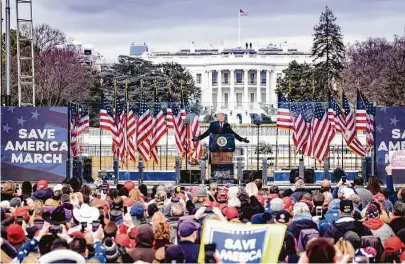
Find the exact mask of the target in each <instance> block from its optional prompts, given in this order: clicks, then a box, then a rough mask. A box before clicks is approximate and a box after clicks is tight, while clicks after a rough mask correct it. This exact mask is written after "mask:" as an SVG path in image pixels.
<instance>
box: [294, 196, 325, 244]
mask: <svg viewBox="0 0 405 264" xmlns="http://www.w3.org/2000/svg"><path fill="white" fill-rule="evenodd" d="M293 215H294V216H293V219H292V222H291V224H290V225H289V226H288V228H287V231H289V232H291V233H292V234H293V235H294V237H295V239H297V240H298V237H299V235H300V232H301V231H302V230H303V229H316V230H317V229H318V227H317V225H316V224H315V223H314V222H313V221H312V215H311V212H310V211H309V207H308V205H307V204H305V203H302V202H298V203H296V204H295V205H294V208H293Z"/></svg>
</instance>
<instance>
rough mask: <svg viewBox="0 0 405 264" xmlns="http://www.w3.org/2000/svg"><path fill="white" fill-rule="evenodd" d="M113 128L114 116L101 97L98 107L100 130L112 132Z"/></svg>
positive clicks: (106, 102)
mask: <svg viewBox="0 0 405 264" xmlns="http://www.w3.org/2000/svg"><path fill="white" fill-rule="evenodd" d="M113 126H114V114H113V109H112V107H111V105H110V104H109V103H108V101H107V99H106V98H105V97H104V95H102V98H101V107H100V129H102V130H106V131H110V132H112V131H113V129H112V127H113Z"/></svg>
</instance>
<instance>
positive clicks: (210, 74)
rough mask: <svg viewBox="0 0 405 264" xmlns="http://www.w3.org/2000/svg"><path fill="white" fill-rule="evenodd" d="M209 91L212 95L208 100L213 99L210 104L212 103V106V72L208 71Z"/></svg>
mask: <svg viewBox="0 0 405 264" xmlns="http://www.w3.org/2000/svg"><path fill="white" fill-rule="evenodd" d="M208 91H209V93H210V97H209V98H207V99H211V101H209V103H210V105H213V104H214V100H213V93H212V71H211V70H208ZM204 99H205V98H204Z"/></svg>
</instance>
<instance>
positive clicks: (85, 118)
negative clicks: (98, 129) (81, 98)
mask: <svg viewBox="0 0 405 264" xmlns="http://www.w3.org/2000/svg"><path fill="white" fill-rule="evenodd" d="M89 127H90V125H89V109H88V108H87V107H83V106H82V107H81V111H80V121H79V133H78V134H79V135H81V134H84V133H86V132H87V131H89Z"/></svg>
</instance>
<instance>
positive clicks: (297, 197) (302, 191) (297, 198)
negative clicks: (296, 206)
mask: <svg viewBox="0 0 405 264" xmlns="http://www.w3.org/2000/svg"><path fill="white" fill-rule="evenodd" d="M306 193H311V191H309V190H307V189H305V188H298V189H296V190H295V191H294V193H293V194H291V195H290V197H291V198H294V200H295V201H296V202H299V201H300V200H301V197H302V196H303V195H304V194H306Z"/></svg>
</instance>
